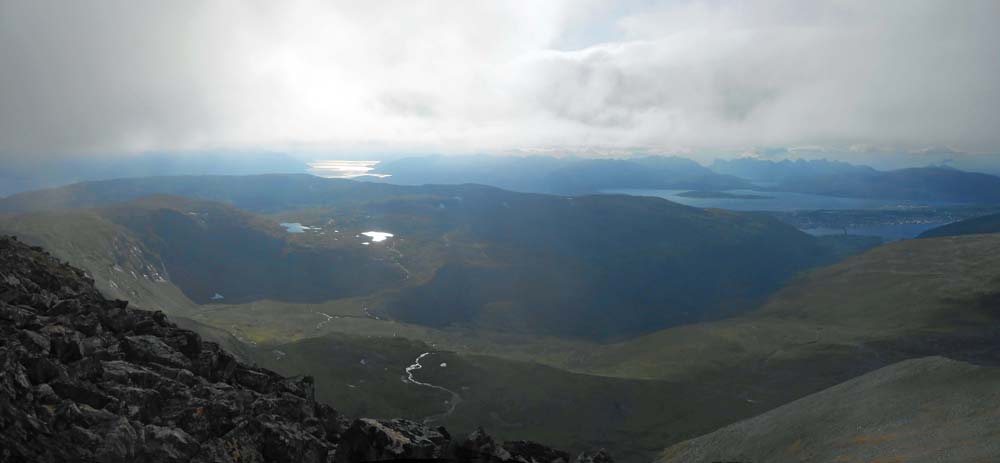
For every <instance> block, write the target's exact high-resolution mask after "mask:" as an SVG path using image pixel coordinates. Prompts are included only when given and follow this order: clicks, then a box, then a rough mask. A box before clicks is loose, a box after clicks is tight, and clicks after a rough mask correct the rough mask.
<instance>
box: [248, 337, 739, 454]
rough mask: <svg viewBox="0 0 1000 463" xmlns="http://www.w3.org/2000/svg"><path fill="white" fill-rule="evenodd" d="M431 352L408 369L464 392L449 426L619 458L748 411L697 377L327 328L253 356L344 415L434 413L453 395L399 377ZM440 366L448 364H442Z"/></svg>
mask: <svg viewBox="0 0 1000 463" xmlns="http://www.w3.org/2000/svg"><path fill="white" fill-rule="evenodd" d="M423 352H433V353H432V354H431V355H429V356H427V357H425V358H424V359H423V361H422V365H423V366H424V367H423V368H422V369H420V370H417V371H416V372H415V377H416V378H417V379H418V380H419V381H422V382H429V383H431V384H437V385H440V386H444V387H446V388H448V389H450V390H452V391H455V392H457V393H458V394H459V395H460V396H461V402H460V403H459V404H458V405H457V407H456V408H455V411H454V414H452V415H450V416H446V417H441V418H438V419H435V420H434V421H433V423H435V424H443V425H445V426H446V427H448V429H450V430H452V431H454V432H469V431H471V430H472V429H475V427H477V426H483V427H485V428H487V429H488V430H489V431H490V432H491V433H493V434H496V435H498V436H501V437H503V438H507V439H532V440H537V441H542V442H547V443H550V444H553V445H556V446H558V447H561V448H564V449H567V450H571V451H579V450H582V449H586V448H591V447H595V446H598V447H607V448H609V449H610V450H612V451H613V452H614V454H615V457H616V459H618V460H619V461H648V460H649V458H651V456H652V455H654V454H655V453H656V452H657V451H658V450H659V449H661V448H662V446H663V443H664V442H676V441H678V440H681V439H684V438H687V437H691V436H694V435H698V434H700V433H703V432H706V431H708V430H712V429H715V428H717V427H719V426H721V425H723V424H725V423H728V422H730V421H731V418H730V415H731V414H733V413H737V414H739V415H740V416H744V415H748V414H750V413H751V410H750V409H751V408H752V405H751V404H749V403H747V402H746V401H745V400H742V399H741V398H739V397H734V396H731V395H728V394H726V393H724V392H714V391H706V390H704V389H703V388H702V387H701V386H700V385H698V384H697V383H673V382H667V381H649V380H636V379H626V378H609V377H601V376H592V375H584V374H576V373H570V372H567V371H563V370H559V369H556V368H552V367H548V366H544V365H540V364H536V363H530V362H519V361H512V360H505V359H500V358H496V357H490V356H481V355H468V354H460V353H455V352H446V351H437V350H434V349H433V348H431V347H429V346H427V345H425V344H423V343H418V342H414V341H411V340H405V339H401V338H380V337H364V336H350V335H332V336H327V337H323V338H311V339H307V340H303V341H300V342H296V343H292V344H288V345H282V346H274V347H272V348H269V350H267V351H266V352H263V353H262V354H261V356H260V358H259V362H261V363H262V364H263V365H264V366H266V367H268V368H273V369H275V370H277V371H279V372H281V373H284V374H302V373H307V374H312V375H315V376H316V378H317V381H316V384H317V394H318V396H319V397H320V398H321V399H322V400H325V401H328V402H329V403H331V404H333V405H335V406H337V407H338V409H341V410H342V411H344V412H346V413H349V414H364V415H374V416H387V417H391V416H404V417H409V418H414V419H422V418H425V417H433V416H437V415H440V414H441V413H442V412H443V411H444V410H446V409H447V408H448V404H447V403H445V401H446V400H449V399H450V398H451V396H450V395H449V394H447V393H445V392H443V391H439V390H437V389H433V388H428V387H425V386H420V385H415V384H412V383H409V384H408V383H404V382H403V381H402V377H403V376H404V374H403V372H404V369H405V368H406V367H407V366H408V365H410V364H411V363H412V361H413V360H414V359H415V358H416V357H417V356H418V355H420V354H421V353H423ZM441 364H444V365H445V366H444V367H442V366H441Z"/></svg>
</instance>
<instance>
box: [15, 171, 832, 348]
mask: <svg viewBox="0 0 1000 463" xmlns="http://www.w3.org/2000/svg"><path fill="white" fill-rule="evenodd" d="M153 193H160V194H162V193H173V194H182V195H186V196H188V197H195V198H199V199H210V200H213V201H223V202H228V203H230V204H232V205H235V206H237V207H241V208H246V209H247V210H250V211H255V212H258V213H259V212H268V213H273V214H275V217H276V218H278V219H279V220H294V219H297V220H295V221H299V222H302V223H304V224H305V225H307V226H310V227H316V230H310V232H309V233H306V234H304V236H297V237H290V238H289V237H287V236H286V237H276V236H273V234H274V233H280V230H278V231H277V232H276V231H275V230H274V229H275V228H276V225H275V223H274V221H273V220H267V221H262V220H258V219H259V218H255V217H254V216H251V215H249V214H247V213H245V212H240V211H238V210H236V209H233V208H231V207H226V206H221V205H214V206H213V205H212V203H204V202H193V201H191V200H179V199H176V198H169V197H162V196H161V197H159V198H154V199H144V200H139V201H135V202H132V203H129V204H128V205H124V206H108V207H105V208H104V209H102V211H104V212H102V215H104V216H105V217H108V218H109V219H111V220H112V221H113V222H115V223H117V224H122V225H124V226H126V227H127V228H129V229H130V231H132V232H133V233H134V234H135V235H136V236H137V237H139V238H140V239H142V240H143V242H144V243H145V244H146V245H147V247H149V248H151V249H152V250H153V251H155V252H156V253H157V254H158V256H159V258H160V260H161V261H162V262H163V263H164V264H165V265H166V267H167V268H168V269H169V268H172V269H174V270H175V271H173V273H174V275H173V278H171V279H172V280H173V282H174V283H175V284H177V285H178V286H179V287H181V288H182V289H183V290H184V292H185V293H186V294H187V295H188V297H190V298H191V299H193V300H194V301H195V302H198V303H202V304H204V303H206V302H209V301H210V299H211V298H212V297H213V295H214V294H215V293H219V294H222V295H223V296H225V297H226V300H224V301H223V302H226V303H229V301H233V302H249V301H257V300H262V299H274V300H281V301H285V302H294V301H297V302H320V301H322V300H332V299H340V298H344V297H355V296H361V295H366V296H377V297H375V301H374V302H377V304H376V305H375V306H373V307H372V309H373V310H374V311H376V312H378V311H381V312H382V313H383V314H390V315H391V316H392V317H393V318H396V319H398V320H401V321H405V322H410V323H415V324H421V325H426V326H433V327H448V326H464V327H474V328H479V329H487V330H503V331H515V332H530V333H531V334H545V335H559V336H570V337H581V338H590V339H612V338H623V337H628V336H632V335H635V334H639V333H644V332H650V331H654V330H655V329H657V328H662V327H665V326H671V325H676V324H681V323H687V322H692V321H703V320H706V319H713V318H719V317H721V316H725V315H731V314H734V313H739V312H741V311H745V310H747V309H749V308H751V307H753V306H754V305H756V304H757V303H759V302H760V300H761V299H762V298H763V297H765V296H766V295H767V294H768V293H769V292H771V291H773V290H774V289H776V288H777V287H779V286H780V285H781V284H782V283H783V282H784V281H786V280H787V279H788V278H789V277H790V276H791V275H794V274H796V273H797V272H800V271H802V270H803V269H806V268H809V267H812V266H815V265H819V264H823V263H826V262H829V261H831V260H833V259H836V258H837V256H838V255H837V253H836V252H832V251H831V250H830V249H829V247H828V246H826V245H825V244H824V243H823V242H822V240H817V239H815V238H813V237H810V236H808V235H806V234H804V233H801V232H799V231H797V230H795V229H794V228H792V227H790V226H788V225H785V224H782V223H780V222H778V221H776V220H774V219H772V218H769V217H766V216H762V215H756V214H744V213H732V212H725V211H719V210H702V209H696V208H691V207H686V206H681V205H678V204H674V203H671V202H669V201H665V200H662V199H657V198H639V197H628V196H613V195H601V196H585V197H575V198H569V197H558V196H547V195H536V194H520V193H513V192H508V191H503V190H498V189H495V188H488V187H482V186H476V185H454V186H420V187H401V186H394V185H382V184H369V183H363V182H346V181H335V180H328V179H319V178H315V177H309V176H295V175H288V176H254V177H171V178H150V179H127V180H116V181H107V182H94V183H86V184H78V185H73V186H70V187H66V188H61V189H55V190H45V191H40V192H35V193H28V194H22V195H15V196H14V197H11V198H7V199H4V200H0V210H14V211H18V210H20V211H23V210H34V209H37V208H40V207H59V206H67V207H81V206H85V205H107V204H110V203H114V202H115V201H122V200H128V199H130V198H133V199H134V198H141V197H142V195H144V194H145V195H148V194H153ZM185 201H186V203H185ZM178 204H179V205H178ZM192 214H194V215H192ZM213 218H217V219H218V220H216V221H214V222H213ZM227 218H228V219H230V220H223V219H227ZM373 229H374V230H387V231H389V232H392V233H394V234H396V235H397V237H396V238H393V240H391V242H389V243H381V244H379V245H377V246H376V245H374V244H376V243H372V244H373V245H372V246H368V247H367V248H364V249H363V247H362V246H361V243H360V242H358V241H357V240H355V237H354V236H353V235H356V234H357V233H360V232H362V231H367V230H373ZM337 230H340V231H341V232H342V233H339V234H338V233H337ZM286 240H287V243H286V242H285V241H286ZM350 243H353V244H354V246H350V245H349V244H350ZM299 250H308V252H305V251H303V252H298V251H299ZM325 255H331V259H333V260H334V261H336V262H333V263H331V262H330V260H331V259H326V258H325V257H323V256H325ZM338 259H339V260H338ZM765 261H766V262H768V265H767V266H763V267H762V266H761V265H759V264H760V262H765ZM302 269H308V271H301V270H302ZM285 276H289V277H288V278H283V277H285ZM352 278H353V279H352ZM394 279H395V280H399V279H404V280H408V281H405V282H402V283H399V282H398V281H397V282H396V283H393V282H392V281H390V280H394ZM388 286H392V288H391V289H392V291H389V292H383V291H384V290H387V289H390V288H388Z"/></svg>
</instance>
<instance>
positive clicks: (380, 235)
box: [362, 231, 393, 243]
mask: <svg viewBox="0 0 1000 463" xmlns="http://www.w3.org/2000/svg"><path fill="white" fill-rule="evenodd" d="M362 235H365V236H367V237H369V238H371V239H372V242H373V243H380V242H382V241H385V240H387V239H389V238H392V236H393V235H392V233H386V232H380V231H367V232H364V233H362Z"/></svg>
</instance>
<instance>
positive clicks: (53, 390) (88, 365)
mask: <svg viewBox="0 0 1000 463" xmlns="http://www.w3.org/2000/svg"><path fill="white" fill-rule="evenodd" d="M127 306H128V304H127V303H126V302H124V301H109V300H106V299H105V298H103V297H102V296H101V295H100V294H99V293H98V292H97V291H96V290H95V289H94V287H93V281H92V280H90V279H89V278H88V277H86V275H84V274H83V273H82V272H80V271H79V270H76V269H74V268H72V267H69V266H66V265H63V264H60V263H59V262H57V261H56V260H55V259H52V258H51V257H49V256H48V255H46V254H45V253H43V252H42V251H41V250H40V249H38V248H29V247H28V246H25V245H23V244H21V243H19V242H17V241H15V240H12V239H9V238H0V366H2V370H0V461H12V462H16V461H25V462H27V461H32V462H35V461H39V462H45V461H103V462H117V461H121V462H126V461H128V462H133V461H146V462H180V461H213V462H214V461H234V462H235V461H289V462H291V461H294V462H296V463H306V462H326V461H330V459H331V458H332V457H333V455H334V453H335V450H336V448H337V443H338V442H339V437H340V433H341V431H342V430H343V429H345V428H346V424H347V421H346V420H345V419H344V418H342V417H341V416H339V415H338V414H337V412H336V411H334V410H333V409H332V408H330V407H329V406H326V405H322V404H318V403H316V402H315V401H314V400H313V385H312V379H311V378H308V377H306V378H283V377H281V376H279V375H277V374H275V373H273V372H270V371H267V370H263V369H260V368H256V367H253V366H250V365H245V364H241V363H239V362H238V361H236V359H235V358H233V356H231V355H230V354H228V353H227V352H225V351H223V350H222V349H220V348H219V346H218V345H216V344H213V343H209V342H203V341H202V340H201V338H200V337H199V336H198V335H197V334H195V333H193V332H191V331H186V330H182V329H179V328H177V327H176V326H174V325H173V324H172V323H170V322H169V321H167V319H166V317H165V316H163V314H162V313H158V312H146V311H141V310H135V309H130V308H128V307H127Z"/></svg>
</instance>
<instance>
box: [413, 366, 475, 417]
mask: <svg viewBox="0 0 1000 463" xmlns="http://www.w3.org/2000/svg"><path fill="white" fill-rule="evenodd" d="M428 355H431V353H430V352H424V353H423V354H420V355H419V356H417V358H416V359H414V360H413V364H412V365H410V366H408V367H406V371H405V373H406V378H403V382H409V383H413V384H416V385H418V386H424V387H429V388H433V389H437V390H440V391H444V392H447V393H448V394H451V400H449V401H448V402H447V403H448V409H447V410H445V411H444V412H443V413H439V414H437V415H431V416H428V417H426V418H424V423H425V424H426V423H430V422H432V421H436V420H440V419H442V418H446V417H448V416H449V415H451V414H452V413H454V412H455V407H457V406H458V404H459V402H461V401H462V396H460V395H458V393H456V392H455V391H452V390H451V389H448V388H446V387H442V386H438V385H437V384H431V383H425V382H422V381H418V380H417V379H416V378H414V377H413V372H414V371H416V370H419V369H421V368H423V367H424V366H423V365H421V364H420V360H422V359H423V358H424V357H427V356H428Z"/></svg>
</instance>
